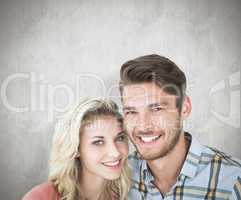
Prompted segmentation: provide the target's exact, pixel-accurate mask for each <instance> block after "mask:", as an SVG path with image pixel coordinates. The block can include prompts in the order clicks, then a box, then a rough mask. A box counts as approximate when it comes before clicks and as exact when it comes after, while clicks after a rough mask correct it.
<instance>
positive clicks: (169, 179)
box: [147, 132, 189, 196]
mask: <svg viewBox="0 0 241 200" xmlns="http://www.w3.org/2000/svg"><path fill="white" fill-rule="evenodd" d="M188 147H189V142H188V140H187V139H185V135H184V132H182V133H181V135H180V138H179V140H178V142H177V144H176V145H175V147H174V148H173V149H172V150H171V151H170V152H169V153H168V154H167V155H166V156H164V157H162V158H159V159H156V160H152V161H147V164H148V166H149V168H150V170H151V172H152V175H153V176H154V184H155V185H156V186H157V187H158V189H159V190H160V192H161V193H162V195H163V196H164V195H165V194H166V193H167V192H168V191H170V189H171V187H172V186H173V185H174V184H175V183H176V181H177V178H178V176H179V174H180V172H181V169H182V166H183V164H184V161H185V159H186V155H187V152H188Z"/></svg>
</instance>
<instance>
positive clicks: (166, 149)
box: [120, 55, 241, 200]
mask: <svg viewBox="0 0 241 200" xmlns="http://www.w3.org/2000/svg"><path fill="white" fill-rule="evenodd" d="M120 75H121V80H120V92H121V97H122V103H123V112H124V121H125V124H126V129H127V132H128V134H129V136H130V139H131V141H132V143H133V144H134V146H135V148H136V150H137V152H134V154H132V155H130V163H131V165H132V168H133V178H132V179H133V186H132V188H131V190H130V193H129V198H130V199H133V200H138V199H143V200H144V199H145V200H160V199H220V200H221V199H236V200H238V199H239V200H240V199H241V197H240V195H241V163H240V161H239V160H237V159H234V158H232V157H231V156H228V155H226V154H224V153H222V152H220V151H218V150H216V149H214V148H210V147H206V146H202V145H201V144H199V143H198V141H197V140H195V138H193V137H192V136H191V134H189V133H187V132H184V130H183V120H185V119H186V118H187V117H188V116H189V114H190V112H191V100H190V98H189V97H188V96H187V95H186V93H185V90H186V77H185V74H184V73H183V72H182V71H181V70H180V69H179V68H178V66H177V65H176V64H175V63H173V62H172V61H171V60H169V59H168V58H165V57H162V56H159V55H146V56H142V57H139V58H136V59H133V60H130V61H128V62H126V63H124V64H123V65H122V67H121V72H120Z"/></svg>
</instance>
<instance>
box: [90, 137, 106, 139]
mask: <svg viewBox="0 0 241 200" xmlns="http://www.w3.org/2000/svg"><path fill="white" fill-rule="evenodd" d="M92 138H99V139H104V136H93V137H92Z"/></svg>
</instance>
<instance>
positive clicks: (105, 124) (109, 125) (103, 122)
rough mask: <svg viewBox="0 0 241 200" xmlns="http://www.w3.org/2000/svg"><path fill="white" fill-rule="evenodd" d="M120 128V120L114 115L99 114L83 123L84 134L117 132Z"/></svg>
mask: <svg viewBox="0 0 241 200" xmlns="http://www.w3.org/2000/svg"><path fill="white" fill-rule="evenodd" d="M121 129H122V124H121V122H119V121H118V119H117V118H116V117H115V116H99V117H97V118H94V119H92V120H90V121H89V122H88V123H87V124H85V126H84V128H83V133H84V134H85V133H87V134H85V135H89V136H90V135H100V134H102V135H106V134H118V132H120V131H121Z"/></svg>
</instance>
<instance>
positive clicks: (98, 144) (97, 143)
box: [92, 140, 104, 146]
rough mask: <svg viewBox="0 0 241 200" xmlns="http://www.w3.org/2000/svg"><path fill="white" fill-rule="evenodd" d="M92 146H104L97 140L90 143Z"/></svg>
mask: <svg viewBox="0 0 241 200" xmlns="http://www.w3.org/2000/svg"><path fill="white" fill-rule="evenodd" d="M92 144H94V145H96V146H100V145H103V144H104V141H102V140H97V141H94V142H92Z"/></svg>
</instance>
